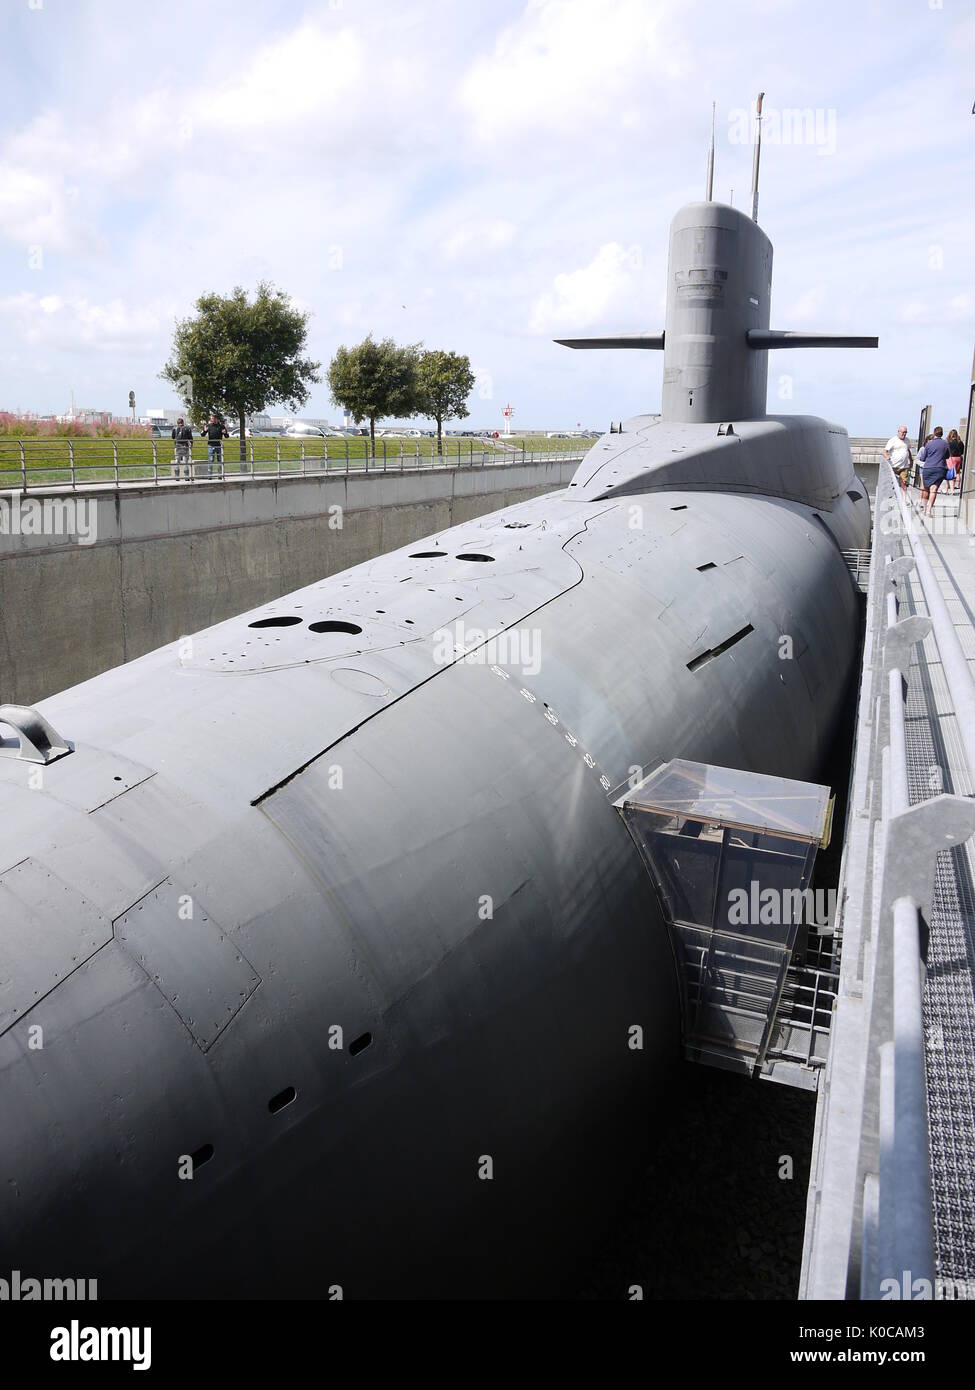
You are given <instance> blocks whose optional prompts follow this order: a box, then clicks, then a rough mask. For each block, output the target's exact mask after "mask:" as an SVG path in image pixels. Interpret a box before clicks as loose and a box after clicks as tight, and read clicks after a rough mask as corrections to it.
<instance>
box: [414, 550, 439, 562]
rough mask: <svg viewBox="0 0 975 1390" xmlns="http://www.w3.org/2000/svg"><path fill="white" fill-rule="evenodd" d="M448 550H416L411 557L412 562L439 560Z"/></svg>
mask: <svg viewBox="0 0 975 1390" xmlns="http://www.w3.org/2000/svg"><path fill="white" fill-rule="evenodd" d="M446 554H447V552H446V550H414V552H413V554H412V555H411V556H410V559H411V560H439V559H440V558H441V557H442V556H444V555H446Z"/></svg>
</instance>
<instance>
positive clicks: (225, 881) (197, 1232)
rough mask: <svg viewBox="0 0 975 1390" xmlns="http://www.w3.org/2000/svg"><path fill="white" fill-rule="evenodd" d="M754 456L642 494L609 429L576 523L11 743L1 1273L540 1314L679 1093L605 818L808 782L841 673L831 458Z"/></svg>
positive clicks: (219, 642) (348, 598) (862, 533)
mask: <svg viewBox="0 0 975 1390" xmlns="http://www.w3.org/2000/svg"><path fill="white" fill-rule="evenodd" d="M686 428H689V427H685V429H686ZM690 428H694V427H690ZM830 428H832V427H830ZM803 429H805V430H806V435H807V436H808V438H809V439H811V438H813V437H815V439H816V440H818V441H819V445H818V446H817V447H818V448H819V453H817V452H816V449H811V448H803V449H801V450H800V449H799V446H798V445H797V443H796V441H797V439H799V438H800V437H802V431H803ZM655 430H656V431H657V434H655V433H654V431H655ZM770 430H771V434H770V435H769V430H767V429H766V428H765V426H764V424H763V426H762V427H761V428H760V427H759V426H756V427H755V432H756V439H755V440H754V441H752V442H751V444H750V443H749V440H748V438H747V431H745V432H744V434H745V437H744V438H743V437H742V432H741V429H740V427H739V435H738V436H737V437H736V439H735V440H734V443H733V444H732V445H731V446H730V448H729V445H728V444H727V443H726V442H724V441H722V442H721V444H720V446H715V447H720V449H721V450H722V451H723V452H722V454H721V457H720V459H719V462H720V464H721V466H722V467H723V468H724V469H725V470H726V474H725V476H726V477H727V478H728V479H729V480H730V485H731V486H730V490H721V488H719V487H717V486H716V485H715V484H714V482H713V481H712V480H711V477H710V474H709V473H708V468H709V467H710V463H709V460H710V458H711V453H712V452H713V451H714V450H713V448H712V444H711V442H710V438H711V436H712V435H714V430H713V429H711V430H709V431H708V443H707V445H706V446H704V445H703V444H702V445H701V446H700V447H691V448H690V449H688V451H687V452H686V454H685V456H684V457H683V458H682V459H681V460H680V461H679V462H680V467H681V469H682V470H683V471H682V473H681V475H680V476H678V475H675V473H674V467H675V464H674V458H673V448H672V446H670V445H669V444H668V443H667V442H666V441H667V437H668V436H667V433H666V429H665V428H663V427H659V426H658V425H657V424H656V423H655V422H650V421H645V420H643V421H637V422H628V423H627V426H626V429H625V430H624V432H623V434H622V435H620V436H613V437H612V438H606V439H604V440H603V441H601V442H600V444H599V445H597V446H596V448H595V449H594V450H592V451H591V454H590V455H589V456H588V459H587V461H586V463H584V464H583V465H582V466H581V467H580V470H579V474H578V475H577V481H576V486H575V488H574V489H566V490H565V492H563V493H557V494H552V495H550V496H548V497H544V498H539V499H535V500H533V501H531V502H527V503H523V504H520V505H518V506H513V507H509V508H505V509H503V510H502V511H500V512H498V513H495V514H493V515H492V516H489V517H484V518H481V519H479V520H478V521H475V522H471V523H468V524H466V525H464V526H461V527H456V528H453V529H452V530H450V531H446V532H442V533H440V534H438V535H436V536H434V537H431V538H429V540H427V541H423V542H420V543H417V544H415V545H413V546H410V547H407V548H405V549H404V550H401V551H397V552H394V553H392V554H390V555H386V556H383V557H381V558H380V559H378V560H375V561H372V562H370V563H369V564H367V565H362V566H359V567H357V568H356V569H353V570H349V571H347V572H345V573H343V574H339V575H336V576H333V577H331V578H329V579H328V580H325V581H323V582H322V583H320V584H317V585H312V586H310V587H309V588H307V589H303V590H301V591H299V592H298V593H296V594H292V595H289V596H287V597H286V598H283V599H280V600H278V601H276V602H275V603H273V604H269V605H267V606H266V607H265V608H263V609H259V610H256V611H255V612H253V613H249V614H245V615H243V616H242V617H240V618H237V619H233V620H231V621H230V622H228V623H223V624H220V625H218V626H217V627H216V628H213V629H209V630H207V631H206V632H204V633H200V634H196V636H195V637H194V638H192V639H183V641H182V643H174V644H172V645H171V646H169V647H166V648H163V649H161V650H160V651H157V652H154V653H151V654H149V655H148V656H146V657H143V658H141V659H140V660H137V661H135V662H132V663H130V664H129V665H127V666H125V667H121V668H119V669H117V670H115V671H110V672H107V673H106V674H105V675H102V676H99V677H97V678H96V679H94V680H92V681H88V682H86V683H85V684H84V685H81V686H78V687H75V688H74V689H73V690H70V691H67V692H64V693H63V694H62V695H59V696H56V697H54V698H52V699H50V700H47V701H45V702H44V703H43V705H42V706H41V709H42V711H43V713H44V715H45V716H46V717H47V718H48V719H49V720H50V721H51V723H52V724H53V725H54V726H55V727H56V728H57V729H58V731H59V732H60V733H61V734H62V736H63V737H65V738H66V739H68V740H70V742H71V744H72V745H73V751H72V752H71V753H70V755H69V756H66V757H63V758H60V759H58V760H57V761H54V762H51V763H50V764H49V765H47V766H44V767H43V768H42V769H41V772H42V779H41V783H40V785H31V782H30V777H31V765H30V764H27V763H24V762H22V761H20V760H11V759H0V808H2V811H3V817H4V824H5V826H8V827H9V833H8V834H5V837H4V840H5V843H4V848H3V850H2V854H3V856H4V857H3V860H2V861H0V952H2V958H3V959H4V961H5V963H6V968H5V970H4V971H3V983H2V990H0V1005H2V1012H0V1092H2V1095H3V1098H4V1100H3V1104H4V1124H3V1127H2V1132H0V1176H2V1179H3V1181H2V1183H0V1264H4V1263H5V1264H6V1265H7V1267H9V1268H11V1269H13V1268H17V1269H20V1270H21V1271H24V1272H30V1273H32V1274H36V1275H38V1276H44V1275H62V1276H63V1275H67V1274H72V1275H74V1276H76V1277H79V1278H80V1277H85V1278H97V1279H98V1281H99V1297H102V1298H111V1297H123V1296H124V1297H133V1296H134V1297H142V1296H163V1297H173V1298H201V1297H202V1298H205V1297H245V1298H246V1297H260V1298H267V1297H275V1296H289V1297H295V1296H305V1297H329V1296H330V1295H331V1296H336V1295H335V1291H336V1290H337V1289H341V1291H342V1295H343V1296H344V1297H347V1298H348V1297H368V1296H398V1297H426V1296H441V1297H442V1296H458V1297H463V1296H467V1297H490V1296H525V1295H535V1296H550V1295H553V1294H556V1293H559V1292H563V1291H564V1290H565V1287H566V1285H567V1284H568V1285H569V1286H571V1283H572V1279H573V1278H574V1272H575V1269H576V1267H577V1262H578V1260H579V1259H580V1258H583V1257H584V1256H585V1254H586V1252H587V1251H588V1250H589V1249H590V1248H591V1246H592V1243H593V1241H595V1240H596V1239H597V1238H598V1235H599V1232H600V1231H601V1230H602V1228H603V1227H604V1225H605V1222H606V1220H607V1218H608V1216H609V1214H610V1213H611V1212H612V1210H613V1207H614V1204H615V1202H616V1200H617V1199H618V1195H619V1192H620V1190H621V1189H622V1188H624V1187H625V1183H626V1181H627V1178H628V1175H630V1174H631V1173H632V1172H633V1170H634V1169H636V1168H637V1167H638V1166H639V1164H640V1163H641V1162H642V1161H643V1160H644V1159H645V1157H646V1154H647V1151H648V1148H649V1146H651V1145H652V1143H653V1132H654V1128H655V1124H656V1123H657V1117H658V1116H659V1113H660V1112H659V1107H660V1106H661V1105H662V1104H664V1103H665V1101H666V1093H667V1088H668V1086H670V1085H671V1084H672V1083H673V1080H674V1078H675V1075H676V1072H677V1068H678V1066H679V1058H680V1019H679V1004H678V987H677V980H676V974H675V967H674V963H673V959H672V956H671V952H670V948H669V945H668V939H667V935H666V931H665V928H664V924H663V922H662V920H661V917H660V914H659V910H658V907H657V903H656V898H655V895H654V892H653V889H652V886H651V884H650V882H649V879H648V878H647V875H646V873H645V870H644V869H643V867H642V864H641V862H640V860H639V856H638V854H637V851H636V849H635V848H634V846H633V844H632V842H631V840H630V838H629V836H628V834H627V832H626V829H625V827H624V825H623V823H622V821H621V820H620V818H619V816H618V814H617V812H616V810H615V809H614V806H613V800H614V798H615V797H617V796H618V795H619V794H620V791H621V790H623V789H625V788H626V786H627V785H628V784H632V783H633V782H634V781H635V780H636V779H637V778H638V777H640V776H642V775H645V774H646V773H647V772H649V771H650V770H651V769H652V768H653V767H654V766H655V765H657V764H658V763H659V762H661V761H663V760H665V759H669V758H673V757H682V758H690V759H694V760H697V761H702V762H711V763H716V764H720V765H724V766H733V767H742V768H746V769H750V770H755V771H764V772H770V773H775V774H780V775H788V776H791V777H799V778H808V777H812V776H815V775H816V773H817V772H818V770H819V769H820V767H821V765H822V762H823V760H824V758H825V756H826V754H827V752H828V749H829V746H830V743H831V740H832V738H833V735H834V732H835V729H836V725H837V720H838V718H839V714H840V710H841V707H842V701H843V698H844V694H845V691H846V688H847V684H848V681H849V678H850V676H851V675H852V672H853V668H854V664H855V660H856V653H857V642H858V623H859V618H858V614H859V609H858V598H857V594H856V590H855V587H854V585H853V583H852V581H851V579H850V576H849V573H848V570H847V567H846V564H845V562H844V559H843V556H842V554H841V548H848V547H850V546H854V545H863V544H866V539H867V536H868V534H869V509H868V506H867V504H866V500H865V496H864V495H863V491H862V489H861V488H860V487H859V485H858V484H857V483H856V480H855V478H854V477H853V472H852V467H851V466H850V463H849V450H848V447H847V448H846V454H845V459H844V457H843V446H842V442H841V441H838V439H837V438H833V439H829V438H827V436H826V431H827V427H825V426H821V425H818V424H817V425H816V427H815V428H814V427H813V425H811V424H809V422H806V425H805V426H803V425H802V424H800V425H797V426H795V427H793V426H791V425H790V426H776V425H774V424H773V425H772V426H770ZM832 432H833V435H834V436H837V435H838V433H841V432H837V431H835V429H833V431H832ZM767 435H769V437H771V438H772V445H768V443H767V439H766V436H767ZM759 436H761V438H759ZM776 438H777V439H778V443H777V444H776V443H775V439H776ZM843 440H845V435H844V436H843ZM807 442H808V441H807ZM691 443H692V445H693V443H694V441H693V440H692V441H691ZM624 446H625V454H626V455H627V457H626V458H622V456H621V450H624ZM736 449H737V451H738V452H735V450H736ZM763 449H764V450H765V452H766V453H767V455H768V459H769V464H768V467H769V469H774V470H777V471H776V477H777V478H778V477H779V474H780V473H781V470H782V468H783V463H784V461H785V460H787V459H788V458H789V457H790V451H795V457H796V459H798V460H799V462H797V463H796V465H795V467H794V469H793V470H792V471H793V475H794V476H793V478H792V480H791V481H790V482H789V483H788V485H786V486H783V485H782V484H781V482H776V483H775V488H776V489H777V490H776V491H772V490H770V489H771V488H772V483H771V482H770V481H769V478H770V477H771V473H768V475H767V476H765V475H763V474H762V468H761V467H758V468H757V474H756V467H755V460H756V458H760V457H764V456H765V455H764V454H763V452H762V451H763ZM601 451H602V452H601ZM800 455H801V457H800ZM808 458H814V459H816V460H817V462H816V465H815V467H814V468H813V470H812V472H813V474H814V475H815V479H816V480H818V481H816V482H815V486H814V485H813V484H811V483H810V482H809V480H808V479H806V481H805V482H803V481H802V477H803V476H804V475H803V468H804V467H805V464H804V463H803V462H802V460H803V459H808ZM824 460H825V462H824ZM746 464H747V470H748V472H749V476H751V477H754V476H758V478H759V481H758V484H757V485H755V486H749V488H748V489H745V488H744V487H738V488H735V486H734V478H735V474H734V469H735V467H741V468H745V466H746ZM763 466H764V465H763ZM763 477H765V480H764V481H763ZM611 478H612V480H613V481H610V479H611ZM762 488H764V489H765V491H761V490H760V489H762ZM810 488H812V492H813V494H814V495H809V494H810ZM610 489H614V490H615V489H619V492H618V494H615V493H614V492H611V491H610ZM803 489H805V491H806V494H807V495H809V500H807V501H805V502H803V501H802V500H801V494H802V491H803ZM816 489H818V491H817V490H816ZM634 509H636V510H634ZM784 638H785V639H788V640H787V641H783V639H784ZM33 771H34V772H35V773H36V772H37V769H36V768H35V769H33ZM38 1030H39V1031H38Z"/></svg>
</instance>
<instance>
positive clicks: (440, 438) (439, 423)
mask: <svg viewBox="0 0 975 1390" xmlns="http://www.w3.org/2000/svg"><path fill="white" fill-rule="evenodd" d="M436 418H437V453H438V455H441V456H442V455H443V425H442V421H443V416H442V415H438V416H437V417H436Z"/></svg>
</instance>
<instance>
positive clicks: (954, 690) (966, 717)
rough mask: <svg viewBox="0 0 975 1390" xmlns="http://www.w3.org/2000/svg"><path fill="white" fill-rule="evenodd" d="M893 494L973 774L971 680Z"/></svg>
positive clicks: (910, 524)
mask: <svg viewBox="0 0 975 1390" xmlns="http://www.w3.org/2000/svg"><path fill="white" fill-rule="evenodd" d="M897 494H898V496H897V501H898V505H899V508H900V514H901V519H902V522H903V525H904V532H905V534H906V536H907V539H908V542H909V543H910V547H911V554H912V555H913V557H914V564H915V567H916V569H917V575H918V579H919V580H920V581H921V590H922V592H923V594H924V602H925V604H926V606H927V610H928V614H929V615H930V618H931V622H932V625H933V627H934V636H935V641H936V642H937V644H938V651H939V653H940V655H941V661H942V665H943V666H944V673H945V680H946V681H947V682H948V688H949V690H950V691H951V698H952V700H953V702H954V705H955V713H956V714H957V716H958V732H959V735H960V737H961V740H962V743H963V744H964V747H965V761H966V762H967V763H968V768H969V771H970V772H975V678H973V676H972V673H971V668H970V667H969V665H968V661H967V660H966V658H965V653H964V652H963V651H962V647H961V642H960V641H959V640H958V633H957V631H956V629H955V625H954V623H953V622H952V620H951V614H950V613H949V612H948V605H947V604H946V603H945V599H944V594H942V592H941V585H940V584H939V583H938V581H937V579H936V578H935V575H934V570H933V569H932V568H931V562H930V560H929V559H928V557H927V555H926V554H925V550H924V544H923V542H922V540H921V538H920V536H919V535H918V533H917V529H916V528H915V525H914V519H913V517H912V516H911V511H910V508H909V506H908V504H907V501H906V500H905V497H904V494H903V493H902V491H901V489H899V488H898V489H897Z"/></svg>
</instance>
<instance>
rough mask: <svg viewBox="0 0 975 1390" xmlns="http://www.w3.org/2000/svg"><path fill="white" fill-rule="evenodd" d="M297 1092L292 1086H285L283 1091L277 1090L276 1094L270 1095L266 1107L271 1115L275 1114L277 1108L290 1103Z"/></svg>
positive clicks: (281, 1108) (279, 1108) (282, 1107)
mask: <svg viewBox="0 0 975 1390" xmlns="http://www.w3.org/2000/svg"><path fill="white" fill-rule="evenodd" d="M297 1094H298V1092H297V1091H296V1090H295V1088H294V1087H293V1086H285V1088H284V1090H283V1091H279V1092H278V1093H277V1095H276V1096H272V1097H271V1099H270V1100H269V1101H268V1103H267V1108H268V1110H270V1112H271V1114H272V1115H276V1114H277V1113H278V1111H279V1110H283V1109H284V1107H285V1106H286V1105H290V1104H291V1102H292V1101H293V1100H294V1098H295V1096H296V1095H297Z"/></svg>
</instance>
